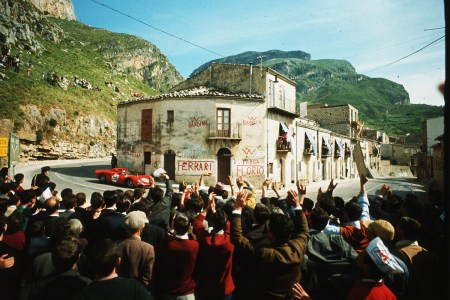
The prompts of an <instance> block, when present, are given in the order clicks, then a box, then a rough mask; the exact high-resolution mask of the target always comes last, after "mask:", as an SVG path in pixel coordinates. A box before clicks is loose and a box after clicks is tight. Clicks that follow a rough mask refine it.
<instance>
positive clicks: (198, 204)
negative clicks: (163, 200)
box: [184, 196, 204, 213]
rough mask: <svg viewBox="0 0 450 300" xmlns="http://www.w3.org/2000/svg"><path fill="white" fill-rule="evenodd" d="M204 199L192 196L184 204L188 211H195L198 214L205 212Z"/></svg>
mask: <svg viewBox="0 0 450 300" xmlns="http://www.w3.org/2000/svg"><path fill="white" fill-rule="evenodd" d="M203 205H204V202H203V199H201V198H200V197H196V196H192V197H190V198H189V199H188V200H186V202H185V203H184V207H185V209H186V210H190V209H191V210H193V211H195V212H196V213H200V212H201V211H202V210H203Z"/></svg>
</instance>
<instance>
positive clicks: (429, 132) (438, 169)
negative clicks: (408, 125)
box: [414, 117, 444, 192]
mask: <svg viewBox="0 0 450 300" xmlns="http://www.w3.org/2000/svg"><path fill="white" fill-rule="evenodd" d="M422 132H423V144H422V146H421V151H420V152H419V153H417V155H416V156H415V157H414V159H415V163H416V171H417V178H418V179H421V180H424V179H425V180H429V181H430V182H431V183H432V184H431V185H430V189H431V190H430V192H443V187H444V176H443V175H444V160H443V158H444V117H438V118H434V119H428V120H426V121H424V122H423V123H422Z"/></svg>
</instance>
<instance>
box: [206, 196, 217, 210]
mask: <svg viewBox="0 0 450 300" xmlns="http://www.w3.org/2000/svg"><path fill="white" fill-rule="evenodd" d="M215 200H216V194H215V193H209V195H208V207H207V208H208V209H209V210H210V211H211V212H212V213H215V212H216V201H215Z"/></svg>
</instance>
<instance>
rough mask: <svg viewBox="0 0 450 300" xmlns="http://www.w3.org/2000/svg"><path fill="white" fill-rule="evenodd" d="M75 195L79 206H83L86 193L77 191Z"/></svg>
mask: <svg viewBox="0 0 450 300" xmlns="http://www.w3.org/2000/svg"><path fill="white" fill-rule="evenodd" d="M75 197H76V198H77V207H80V206H83V205H84V204H85V203H86V194H85V193H77V194H76V195H75Z"/></svg>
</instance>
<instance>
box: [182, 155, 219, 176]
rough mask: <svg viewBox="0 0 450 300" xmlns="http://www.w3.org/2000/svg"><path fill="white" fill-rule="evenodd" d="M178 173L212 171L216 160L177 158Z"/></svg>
mask: <svg viewBox="0 0 450 300" xmlns="http://www.w3.org/2000/svg"><path fill="white" fill-rule="evenodd" d="M176 165H177V174H201V173H203V172H212V171H213V170H214V169H215V162H214V161H211V160H197V159H190V160H183V159H180V160H177V162H176Z"/></svg>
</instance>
